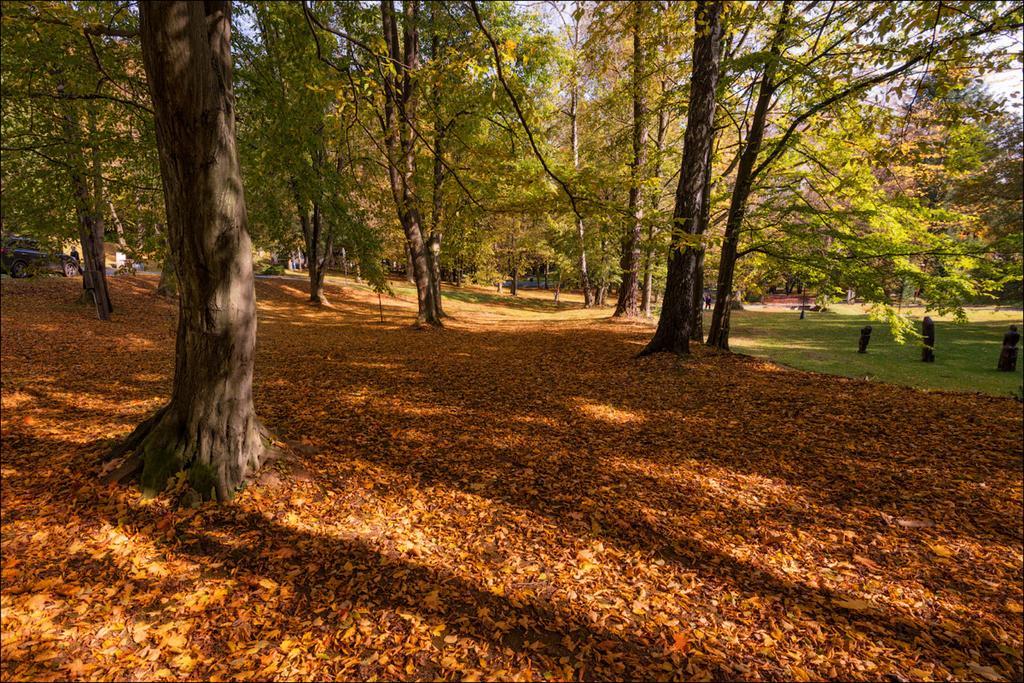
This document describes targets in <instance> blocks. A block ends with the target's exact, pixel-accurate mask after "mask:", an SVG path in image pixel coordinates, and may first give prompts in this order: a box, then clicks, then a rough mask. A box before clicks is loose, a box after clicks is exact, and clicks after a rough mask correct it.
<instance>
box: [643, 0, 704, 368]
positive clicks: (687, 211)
mask: <svg viewBox="0 0 1024 683" xmlns="http://www.w3.org/2000/svg"><path fill="white" fill-rule="evenodd" d="M693 20H694V34H695V36H696V38H695V40H694V44H693V70H692V75H691V77H690V106H689V111H688V112H687V118H686V136H685V139H684V142H683V160H682V167H681V169H680V172H679V185H678V187H677V189H676V204H675V210H674V212H673V215H672V248H671V253H670V256H669V268H668V280H667V282H666V285H665V299H664V303H663V304H662V308H661V315H660V317H659V318H658V329H657V331H656V332H655V334H654V338H653V339H651V341H650V342H649V343H648V344H647V346H646V347H645V348H644V350H643V351H642V352H641V355H648V354H652V353H657V352H659V351H671V352H673V353H678V354H687V353H689V351H690V328H691V325H692V322H691V321H692V314H691V308H692V306H693V288H694V287H695V286H696V283H695V277H696V272H697V262H698V258H699V247H698V244H697V240H699V238H700V233H699V230H700V229H701V228H702V224H701V220H700V218H701V204H702V201H703V199H704V185H705V182H706V180H707V174H706V171H705V166H706V165H707V163H708V159H709V154H708V152H709V150H710V148H711V142H712V138H713V136H714V115H715V89H716V87H717V84H718V73H719V66H720V58H721V44H720V43H721V32H722V3H721V2H717V1H712V2H708V1H707V0H701V1H700V2H698V3H697V8H696V10H695V11H694V19H693ZM695 238H696V239H695Z"/></svg>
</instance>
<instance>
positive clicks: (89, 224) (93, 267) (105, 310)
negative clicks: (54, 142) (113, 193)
mask: <svg viewBox="0 0 1024 683" xmlns="http://www.w3.org/2000/svg"><path fill="white" fill-rule="evenodd" d="M57 90H58V92H59V93H60V94H61V97H66V93H65V84H64V83H63V82H60V83H58V85H57ZM62 125H63V128H64V137H65V139H66V140H67V143H68V172H69V175H70V178H71V189H72V195H73V197H74V204H75V217H76V219H77V222H78V240H79V243H80V244H81V245H82V266H83V268H82V301H83V302H88V301H90V300H91V301H92V302H93V304H94V305H95V306H96V315H97V317H98V318H99V319H100V320H109V319H110V314H111V313H113V310H114V308H113V306H112V305H111V302H110V290H109V289H108V287H107V271H106V259H105V254H104V251H103V232H104V227H103V213H102V211H101V210H98V207H99V204H98V203H97V202H98V201H99V199H100V198H98V197H96V196H94V194H93V192H92V191H91V190H90V188H89V183H88V180H87V176H88V175H90V171H89V169H88V166H87V165H86V160H85V154H84V152H83V148H84V143H83V141H82V134H81V128H80V122H79V119H78V115H77V112H76V110H75V109H74V105H73V104H72V103H71V102H66V103H65V104H64V107H63V112H62ZM94 161H98V158H97V159H94ZM96 172H97V170H96V168H95V167H94V168H93V174H95V173H96ZM93 180H94V181H96V180H97V179H96V178H95V177H94V178H93ZM95 188H96V185H94V186H93V190H95Z"/></svg>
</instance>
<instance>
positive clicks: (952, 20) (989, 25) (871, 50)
mask: <svg viewBox="0 0 1024 683" xmlns="http://www.w3.org/2000/svg"><path fill="white" fill-rule="evenodd" d="M968 4H969V5H970V7H965V8H960V9H957V10H955V11H954V10H953V9H952V8H947V7H944V6H943V5H942V4H938V5H934V4H932V3H901V4H894V5H872V4H870V3H855V2H854V3H832V4H830V5H829V7H828V8H827V9H817V10H815V9H813V8H812V10H811V11H808V12H804V13H802V14H801V15H799V16H794V17H792V18H790V17H789V15H788V13H787V14H785V16H783V14H782V12H781V11H780V21H779V22H777V23H776V27H777V30H776V31H775V34H774V36H775V37H774V38H773V39H772V42H771V47H770V48H769V50H767V51H759V52H757V53H754V54H753V55H751V56H750V58H748V60H747V61H748V62H749V61H753V62H754V63H755V64H762V65H763V66H762V69H763V76H762V78H761V83H760V87H759V98H758V99H759V102H758V104H761V101H762V98H763V99H764V102H765V105H764V107H763V108H755V112H754V114H753V116H752V118H751V121H750V124H749V133H748V135H747V139H746V140H745V141H743V142H742V143H741V152H740V165H741V168H740V169H738V170H737V177H736V181H735V184H734V190H733V197H732V202H731V204H730V209H729V216H730V217H729V220H728V222H727V227H726V235H725V242H724V244H723V249H722V254H721V258H720V261H719V273H718V275H719V276H718V283H717V296H716V301H715V310H714V313H713V315H712V321H711V329H710V330H709V333H708V343H709V344H711V345H714V346H717V347H719V348H722V349H727V348H728V345H729V317H730V312H731V308H732V306H731V304H732V301H733V290H734V286H733V278H734V274H735V269H736V260H737V258H739V256H740V255H741V252H740V251H739V249H738V243H739V233H740V231H741V227H742V226H743V223H744V214H745V212H746V210H747V203H748V201H749V199H750V197H751V195H752V193H753V192H752V188H753V187H754V184H755V183H757V182H758V180H759V179H760V178H762V176H763V174H764V173H765V171H766V170H767V169H769V168H771V167H772V166H773V164H775V163H776V162H777V161H778V160H779V159H781V158H784V156H785V155H786V153H787V152H788V151H789V150H791V149H792V148H793V146H794V145H796V144H797V143H798V142H799V140H800V139H801V137H802V136H803V135H804V134H806V133H808V132H809V130H810V128H811V126H812V125H813V124H814V122H815V119H818V118H820V117H822V116H825V115H828V114H829V113H830V112H833V111H834V109H835V108H836V105H844V106H851V105H850V103H851V102H854V101H856V100H857V99H858V98H861V99H867V98H868V97H870V96H871V93H872V92H873V89H880V88H881V87H882V86H884V85H886V84H890V83H894V84H895V85H894V87H893V88H892V89H891V90H892V91H894V94H895V95H896V96H897V97H899V96H901V95H902V94H903V90H904V88H905V87H906V85H905V84H906V81H907V79H908V78H909V77H911V76H913V75H915V73H914V71H915V69H924V70H925V71H926V72H927V70H928V69H929V68H941V69H943V70H956V69H958V68H964V67H965V66H968V65H970V66H972V67H976V66H977V65H981V66H982V67H983V66H984V65H985V64H986V63H995V62H994V60H993V58H992V57H991V55H987V54H985V51H986V48H985V47H984V45H985V44H986V43H987V42H990V41H991V37H992V36H993V35H998V34H1000V33H1003V32H1008V31H1012V30H1016V29H1019V28H1020V26H1021V25H1022V24H1021V21H1020V18H1021V8H1020V6H1019V5H1018V6H1013V5H1010V6H1008V7H1006V6H1001V5H999V4H997V3H968ZM785 8H786V5H785V4H784V5H783V9H785ZM965 16H966V17H968V19H970V21H965V20H964V17H965ZM782 19H785V20H786V21H782ZM790 23H795V24H796V25H795V26H794V27H788V26H785V24H790ZM790 28H792V29H793V30H792V34H793V36H794V40H795V42H796V44H797V45H798V46H799V48H798V52H799V56H798V57H793V58H790V57H788V56H787V54H786V51H785V49H784V47H785V46H784V45H783V44H782V43H780V42H779V41H780V40H781V39H782V34H783V29H785V31H786V32H789V31H790ZM781 63H785V65H786V68H785V73H784V74H783V76H782V77H781V78H777V75H776V72H777V71H778V70H779V66H780V64H781ZM741 64H742V60H741ZM923 76H924V74H922V75H921V77H920V78H919V80H918V86H916V87H915V91H916V90H917V89H919V88H920V82H921V79H923ZM888 96H889V93H887V94H886V96H885V97H888ZM773 101H774V102H776V104H775V109H776V111H784V112H785V115H777V116H774V117H773V116H771V113H772V112H771V103H772V102H773ZM779 101H782V102H785V105H786V106H785V107H782V106H779V104H778V103H779ZM767 128H774V129H776V130H778V131H779V133H778V135H777V136H775V137H774V138H773V139H772V140H771V141H770V142H769V144H768V145H767V146H766V149H765V154H764V157H763V158H759V157H760V154H761V147H762V138H763V135H764V132H765V130H766V129H767Z"/></svg>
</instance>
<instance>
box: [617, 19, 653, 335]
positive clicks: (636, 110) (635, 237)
mask: <svg viewBox="0 0 1024 683" xmlns="http://www.w3.org/2000/svg"><path fill="white" fill-rule="evenodd" d="M643 19H644V3H643V2H639V1H638V0H634V2H633V27H632V28H633V64H632V66H633V82H632V99H633V162H632V164H631V165H630V183H629V218H628V220H629V221H630V223H631V225H630V226H629V227H628V229H627V230H626V234H625V235H624V236H623V240H622V259H621V261H620V265H621V267H622V282H621V283H620V285H619V299H618V302H617V303H616V305H615V314H614V315H615V316H616V317H619V316H622V317H626V318H635V317H637V316H638V315H639V314H640V308H639V305H638V301H637V299H638V295H639V277H640V253H641V250H640V239H641V237H642V234H643V218H644V205H643V202H644V199H643V192H642V190H643V173H644V170H645V166H646V164H647V98H646V97H645V93H644V87H645V82H646V70H647V64H646V59H645V54H646V46H645V45H644V36H643V30H644V21H643Z"/></svg>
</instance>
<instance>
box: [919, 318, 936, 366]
mask: <svg viewBox="0 0 1024 683" xmlns="http://www.w3.org/2000/svg"><path fill="white" fill-rule="evenodd" d="M921 336H922V337H923V339H922V341H923V342H924V348H923V349H921V360H922V361H923V362H925V363H934V362H935V323H934V322H933V321H932V319H931V317H929V316H927V315H926V316H925V317H924V320H922V321H921Z"/></svg>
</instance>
